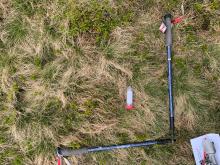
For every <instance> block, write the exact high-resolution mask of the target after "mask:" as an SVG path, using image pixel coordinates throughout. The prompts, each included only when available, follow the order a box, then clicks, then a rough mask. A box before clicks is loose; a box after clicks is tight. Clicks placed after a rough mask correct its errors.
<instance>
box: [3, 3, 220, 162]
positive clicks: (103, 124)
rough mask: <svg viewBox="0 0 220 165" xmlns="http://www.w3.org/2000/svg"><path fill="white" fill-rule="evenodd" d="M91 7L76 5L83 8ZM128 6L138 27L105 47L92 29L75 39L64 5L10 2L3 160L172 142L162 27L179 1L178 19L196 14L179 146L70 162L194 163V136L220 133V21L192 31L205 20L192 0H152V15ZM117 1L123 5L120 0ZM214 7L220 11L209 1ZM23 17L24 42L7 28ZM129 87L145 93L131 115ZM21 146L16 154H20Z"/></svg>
mask: <svg viewBox="0 0 220 165" xmlns="http://www.w3.org/2000/svg"><path fill="white" fill-rule="evenodd" d="M16 2H18V1H16ZM21 2H23V1H20V3H21ZM89 2H90V1H80V2H78V1H68V3H71V4H72V5H73V6H74V5H75V4H74V3H78V4H77V5H79V6H80V5H82V6H84V5H85V4H87V3H89ZM126 2H127V1H126ZM126 2H122V4H121V5H122V6H124V8H125V9H130V10H131V11H132V12H133V13H134V14H137V13H138V14H137V15H136V16H135V17H134V19H133V20H132V21H133V22H131V21H130V22H129V21H127V22H126V21H125V23H124V24H121V25H118V26H116V27H114V28H113V29H112V30H111V33H110V36H109V37H110V38H109V39H108V40H107V42H105V46H103V45H101V46H100V45H98V44H97V42H96V40H97V38H96V37H97V36H96V35H95V34H94V33H95V32H94V31H92V30H91V31H92V34H88V33H82V34H79V35H78V36H77V37H75V38H74V37H72V36H71V35H70V33H69V31H70V26H69V24H70V21H71V20H70V19H72V18H71V16H72V15H67V16H66V15H65V14H64V12H65V10H66V7H67V6H66V5H64V4H62V5H60V1H45V2H44V1H39V4H38V3H37V5H35V1H31V3H32V5H33V6H32V7H33V8H34V10H36V12H37V13H35V14H33V15H27V14H25V12H24V11H21V9H19V10H18V9H16V8H15V7H13V4H14V3H15V1H1V2H0V9H1V10H0V17H2V18H4V20H3V21H2V24H0V30H1V31H0V36H1V38H0V44H1V41H2V43H3V45H4V46H5V47H3V48H2V47H1V45H0V51H1V50H3V51H1V52H0V55H1V58H0V60H2V61H3V60H5V61H3V62H1V61H0V80H1V85H0V92H1V93H2V95H1V96H2V98H1V99H0V105H1V106H2V111H1V112H0V120H2V122H1V123H0V129H1V131H0V133H1V134H2V135H5V136H6V137H7V138H6V140H5V141H4V142H1V136H0V154H1V153H3V154H2V155H3V156H2V157H1V156H0V160H2V159H4V160H3V161H2V162H4V163H5V162H12V164H13V163H14V162H13V160H16V158H17V159H19V160H18V163H17V164H16V163H14V164H15V165H18V164H19V161H21V160H22V162H24V164H36V165H38V164H39V165H40V164H45V165H47V164H54V162H55V158H54V150H55V147H56V146H58V145H60V144H61V145H65V146H71V147H73V148H80V147H84V146H91V145H106V144H116V143H124V142H129V141H141V140H146V139H152V138H159V137H161V136H167V133H168V120H167V119H168V110H167V105H168V104H167V85H166V83H167V78H166V62H165V61H166V56H165V50H164V41H163V40H164V38H163V37H164V36H163V35H162V34H160V33H159V31H158V27H159V25H160V20H161V17H162V15H163V13H162V11H164V10H165V8H169V5H170V6H172V5H173V6H175V7H174V9H173V14H174V15H180V14H181V13H183V12H184V13H185V15H186V17H187V18H186V19H185V20H184V22H182V23H181V24H179V25H177V27H175V28H174V31H175V33H174V34H175V36H174V41H175V42H174V52H175V57H174V59H173V63H174V86H175V87H174V91H175V99H174V100H175V109H176V130H177V138H178V140H177V143H176V144H175V145H173V146H170V145H168V146H162V147H160V146H156V147H154V148H150V149H129V150H118V151H114V152H109V153H97V154H90V155H85V156H77V157H72V158H70V160H71V161H72V162H73V163H74V164H155V165H156V164H180V163H182V164H192V162H193V158H192V155H191V154H192V153H191V149H190V145H189V139H190V138H191V137H193V136H197V135H200V134H202V133H203V132H204V133H205V132H208V131H217V130H219V128H217V127H216V128H215V127H214V126H215V125H216V124H215V123H217V122H216V121H218V118H217V115H216V117H213V119H211V120H213V122H212V123H211V124H210V119H209V115H210V113H211V112H212V111H216V113H219V112H218V111H217V109H218V108H219V107H218V103H219V101H218V97H219V96H220V95H219V93H220V90H219V87H218V86H219V83H220V81H219V72H220V70H219V64H220V60H219V59H220V58H219V55H218V52H219V37H218V35H217V33H218V32H219V25H218V24H211V25H210V26H211V29H212V30H210V31H209V30H208V31H203V30H200V31H199V35H195V34H194V29H192V30H190V28H194V27H196V28H197V26H199V25H200V24H201V22H200V21H201V19H202V16H201V14H195V9H194V8H193V7H189V6H187V5H188V4H190V3H192V2H190V1H178V2H177V4H176V5H175V4H173V3H174V2H171V1H169V3H168V4H167V6H166V4H165V3H164V2H162V1H155V2H149V6H148V9H147V10H146V9H143V8H142V7H140V6H142V4H143V1H141V0H140V1H135V2H133V1H129V3H127V4H126ZM193 3H194V2H193ZM109 4H110V6H111V8H113V9H120V6H119V4H118V2H116V1H112V0H111V1H109ZM150 5H152V6H150ZM181 5H182V6H181ZM85 6H86V5H85ZM143 6H144V5H143ZM204 7H205V8H206V11H207V12H211V13H212V12H216V11H215V10H213V9H211V8H210V6H209V5H207V4H205V5H204ZM39 9H44V11H45V12H44V11H38V10H39ZM38 12H39V13H38ZM41 12H42V13H43V14H42V13H41ZM60 17H61V18H60ZM63 17H64V18H63ZM194 17H196V18H198V20H199V21H197V20H195V19H194ZM200 17H201V18H200ZM18 18H19V19H20V20H22V23H20V22H18V23H17V24H16V28H15V29H14V31H12V32H13V34H17V33H18V32H19V30H20V32H22V33H23V30H24V31H25V35H24V36H23V35H20V34H17V35H16V36H20V37H21V36H22V37H21V38H19V37H18V38H15V39H14V40H15V41H14V40H13V41H11V40H12V37H11V36H10V33H9V32H8V28H6V27H7V26H9V27H13V28H14V24H12V23H13V21H14V20H17V19H18ZM213 18H214V19H215V17H213ZM47 21H48V22H49V23H48V24H49V25H48V26H49V27H53V28H55V29H56V30H55V31H56V34H54V36H53V35H51V34H50V33H51V31H48V30H46V28H45V26H46V25H45V24H46V23H45V22H47ZM197 22H198V25H197ZM57 23H58V25H57ZM6 25H7V26H6ZM17 26H18V27H17ZM20 26H21V27H20ZM23 26H24V27H23ZM13 28H12V30H13ZM187 28H188V31H187V30H186V29H187ZM50 30H51V29H50ZM93 30H94V29H93ZM52 32H53V30H52ZM54 33H55V32H54ZM210 35H212V36H210ZM206 40H207V41H206ZM189 43H190V44H189ZM212 45H213V47H212ZM204 52H205V53H204ZM5 57H7V58H5ZM129 85H131V86H132V87H133V89H134V92H135V110H133V111H125V110H124V102H125V101H124V98H125V97H124V96H125V91H126V88H127V86H129ZM205 89H207V90H205ZM201 122H204V123H206V125H205V126H204V125H202V126H201ZM3 127H6V128H7V130H5V129H3ZM12 146H13V147H14V150H15V153H14V152H11V151H10V148H12ZM9 151H10V152H11V153H10V152H9ZM5 164H7V163H5ZM9 164H10V163H9ZM20 164H22V163H20Z"/></svg>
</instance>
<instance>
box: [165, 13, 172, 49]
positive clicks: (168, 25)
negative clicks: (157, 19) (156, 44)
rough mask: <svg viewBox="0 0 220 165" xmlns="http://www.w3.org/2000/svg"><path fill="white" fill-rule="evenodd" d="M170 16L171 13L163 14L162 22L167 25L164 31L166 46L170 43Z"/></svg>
mask: <svg viewBox="0 0 220 165" xmlns="http://www.w3.org/2000/svg"><path fill="white" fill-rule="evenodd" d="M171 18H172V16H171V14H166V15H165V16H164V23H165V25H166V27H167V29H166V32H165V40H166V46H171V45H172V30H171V28H172V27H171Z"/></svg>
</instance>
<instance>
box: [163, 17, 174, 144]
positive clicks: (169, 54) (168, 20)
mask: <svg viewBox="0 0 220 165" xmlns="http://www.w3.org/2000/svg"><path fill="white" fill-rule="evenodd" d="M164 21H165V22H164V23H165V25H166V28H167V29H166V33H165V35H166V37H165V40H166V42H165V44H166V50H167V67H168V94H169V119H170V132H171V138H172V140H174V107H173V89H172V30H171V28H172V27H171V14H166V15H165V16H164Z"/></svg>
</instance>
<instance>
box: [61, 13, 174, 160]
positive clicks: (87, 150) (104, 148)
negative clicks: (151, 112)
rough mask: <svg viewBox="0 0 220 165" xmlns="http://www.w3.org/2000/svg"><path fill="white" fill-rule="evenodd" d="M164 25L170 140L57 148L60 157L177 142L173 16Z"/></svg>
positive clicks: (166, 17)
mask: <svg viewBox="0 0 220 165" xmlns="http://www.w3.org/2000/svg"><path fill="white" fill-rule="evenodd" d="M164 23H165V26H166V32H165V44H166V50H167V63H168V95H169V122H170V136H171V137H170V138H168V139H154V140H147V141H143V142H135V143H127V144H116V145H110V146H97V147H89V148H82V149H75V150H74V149H71V148H61V147H58V148H57V155H58V156H59V157H65V156H73V155H80V154H85V153H91V152H97V151H110V150H114V149H122V148H131V147H149V146H152V145H156V144H167V143H173V142H174V141H175V139H174V138H175V132H174V107H173V91H172V63H171V59H172V58H171V55H172V54H171V52H172V30H171V14H166V15H165V16H164Z"/></svg>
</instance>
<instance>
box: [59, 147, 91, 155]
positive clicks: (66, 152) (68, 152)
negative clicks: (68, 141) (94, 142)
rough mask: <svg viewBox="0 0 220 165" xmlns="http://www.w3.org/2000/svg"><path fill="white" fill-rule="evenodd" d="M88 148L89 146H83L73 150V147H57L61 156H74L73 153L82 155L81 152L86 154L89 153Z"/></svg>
mask: <svg viewBox="0 0 220 165" xmlns="http://www.w3.org/2000/svg"><path fill="white" fill-rule="evenodd" d="M88 152H89V151H88V149H87V148H82V149H76V150H73V149H71V148H61V147H58V148H57V154H58V155H60V156H64V157H65V156H73V155H81V154H86V153H88Z"/></svg>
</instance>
